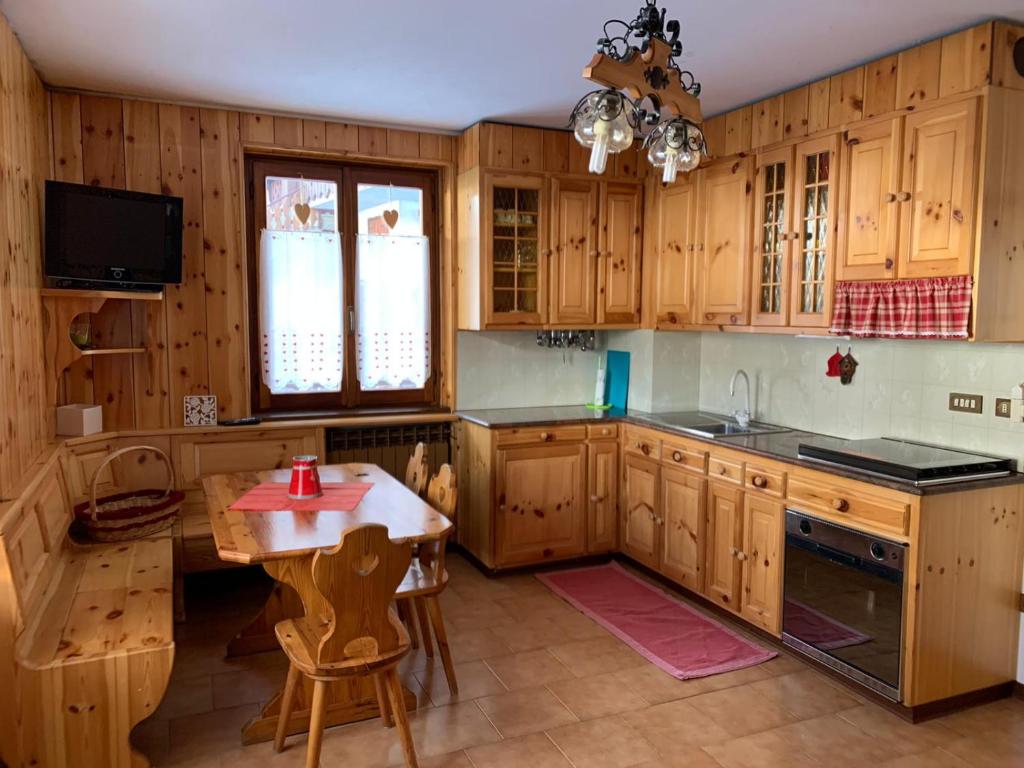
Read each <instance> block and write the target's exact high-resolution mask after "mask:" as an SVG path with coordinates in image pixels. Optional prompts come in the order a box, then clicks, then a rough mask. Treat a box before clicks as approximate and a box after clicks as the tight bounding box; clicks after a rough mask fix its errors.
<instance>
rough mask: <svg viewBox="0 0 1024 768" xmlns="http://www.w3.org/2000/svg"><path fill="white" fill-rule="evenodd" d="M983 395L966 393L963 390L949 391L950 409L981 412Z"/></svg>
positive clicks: (962, 411)
mask: <svg viewBox="0 0 1024 768" xmlns="http://www.w3.org/2000/svg"><path fill="white" fill-rule="evenodd" d="M981 408H982V397H981V395H965V394H964V393H962V392H950V393H949V410H951V411H959V412H960V413H981Z"/></svg>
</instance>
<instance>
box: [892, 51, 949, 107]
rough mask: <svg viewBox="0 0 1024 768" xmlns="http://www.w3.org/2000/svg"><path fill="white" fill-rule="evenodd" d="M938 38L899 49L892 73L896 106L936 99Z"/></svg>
mask: <svg viewBox="0 0 1024 768" xmlns="http://www.w3.org/2000/svg"><path fill="white" fill-rule="evenodd" d="M941 57H942V41H941V40H932V41H931V42H930V43H925V44H924V45H919V46H917V47H916V48H910V49H909V50H906V51H902V52H901V53H900V54H899V67H898V71H897V73H896V106H897V107H898V108H900V109H903V108H906V107H916V106H920V105H921V104H923V103H925V102H928V101H932V100H933V99H937V98H939V64H940V61H941Z"/></svg>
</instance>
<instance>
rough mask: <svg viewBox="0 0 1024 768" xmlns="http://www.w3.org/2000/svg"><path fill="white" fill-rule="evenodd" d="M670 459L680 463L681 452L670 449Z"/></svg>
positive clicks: (681, 459)
mask: <svg viewBox="0 0 1024 768" xmlns="http://www.w3.org/2000/svg"><path fill="white" fill-rule="evenodd" d="M672 461H674V462H676V463H677V464H680V463H682V461H683V454H682V453H680V452H679V451H672Z"/></svg>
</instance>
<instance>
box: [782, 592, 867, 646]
mask: <svg viewBox="0 0 1024 768" xmlns="http://www.w3.org/2000/svg"><path fill="white" fill-rule="evenodd" d="M782 615H783V621H784V623H785V625H786V631H787V632H789V633H790V634H791V635H795V636H796V637H799V638H800V639H801V640H803V641H804V642H805V643H808V644H810V645H813V646H815V647H816V648H821V649H822V650H825V651H831V650H835V649H836V648H848V647H849V646H851V645H860V644H861V643H866V642H867V641H868V640H870V639H871V638H870V637H869V636H868V635H865V634H863V633H861V632H858V631H857V630H856V629H854V628H853V627H848V626H846V625H845V624H843V623H842V622H839V621H836V620H835V619H831V618H829V617H828V616H826V615H825V614H823V613H820V612H819V611H816V610H814V609H813V608H811V606H809V605H804V604H803V603H801V602H798V601H796V600H787V601H786V602H785V603H784V604H783V607H782Z"/></svg>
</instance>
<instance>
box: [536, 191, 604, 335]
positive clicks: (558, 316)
mask: <svg viewBox="0 0 1024 768" xmlns="http://www.w3.org/2000/svg"><path fill="white" fill-rule="evenodd" d="M598 192H599V185H598V183H597V182H595V181H580V180H576V179H559V178H555V179H554V180H553V181H552V182H551V203H552V231H551V243H552V255H551V275H550V277H551V306H550V309H549V313H548V317H549V319H550V321H551V324H552V325H575V326H578V325H593V324H594V322H595V320H596V312H597V308H596V305H597V271H598V258H599V257H600V253H601V252H600V251H599V250H598V242H597V240H598V238H597V231H598V220H597V218H598V199H599V197H598Z"/></svg>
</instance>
